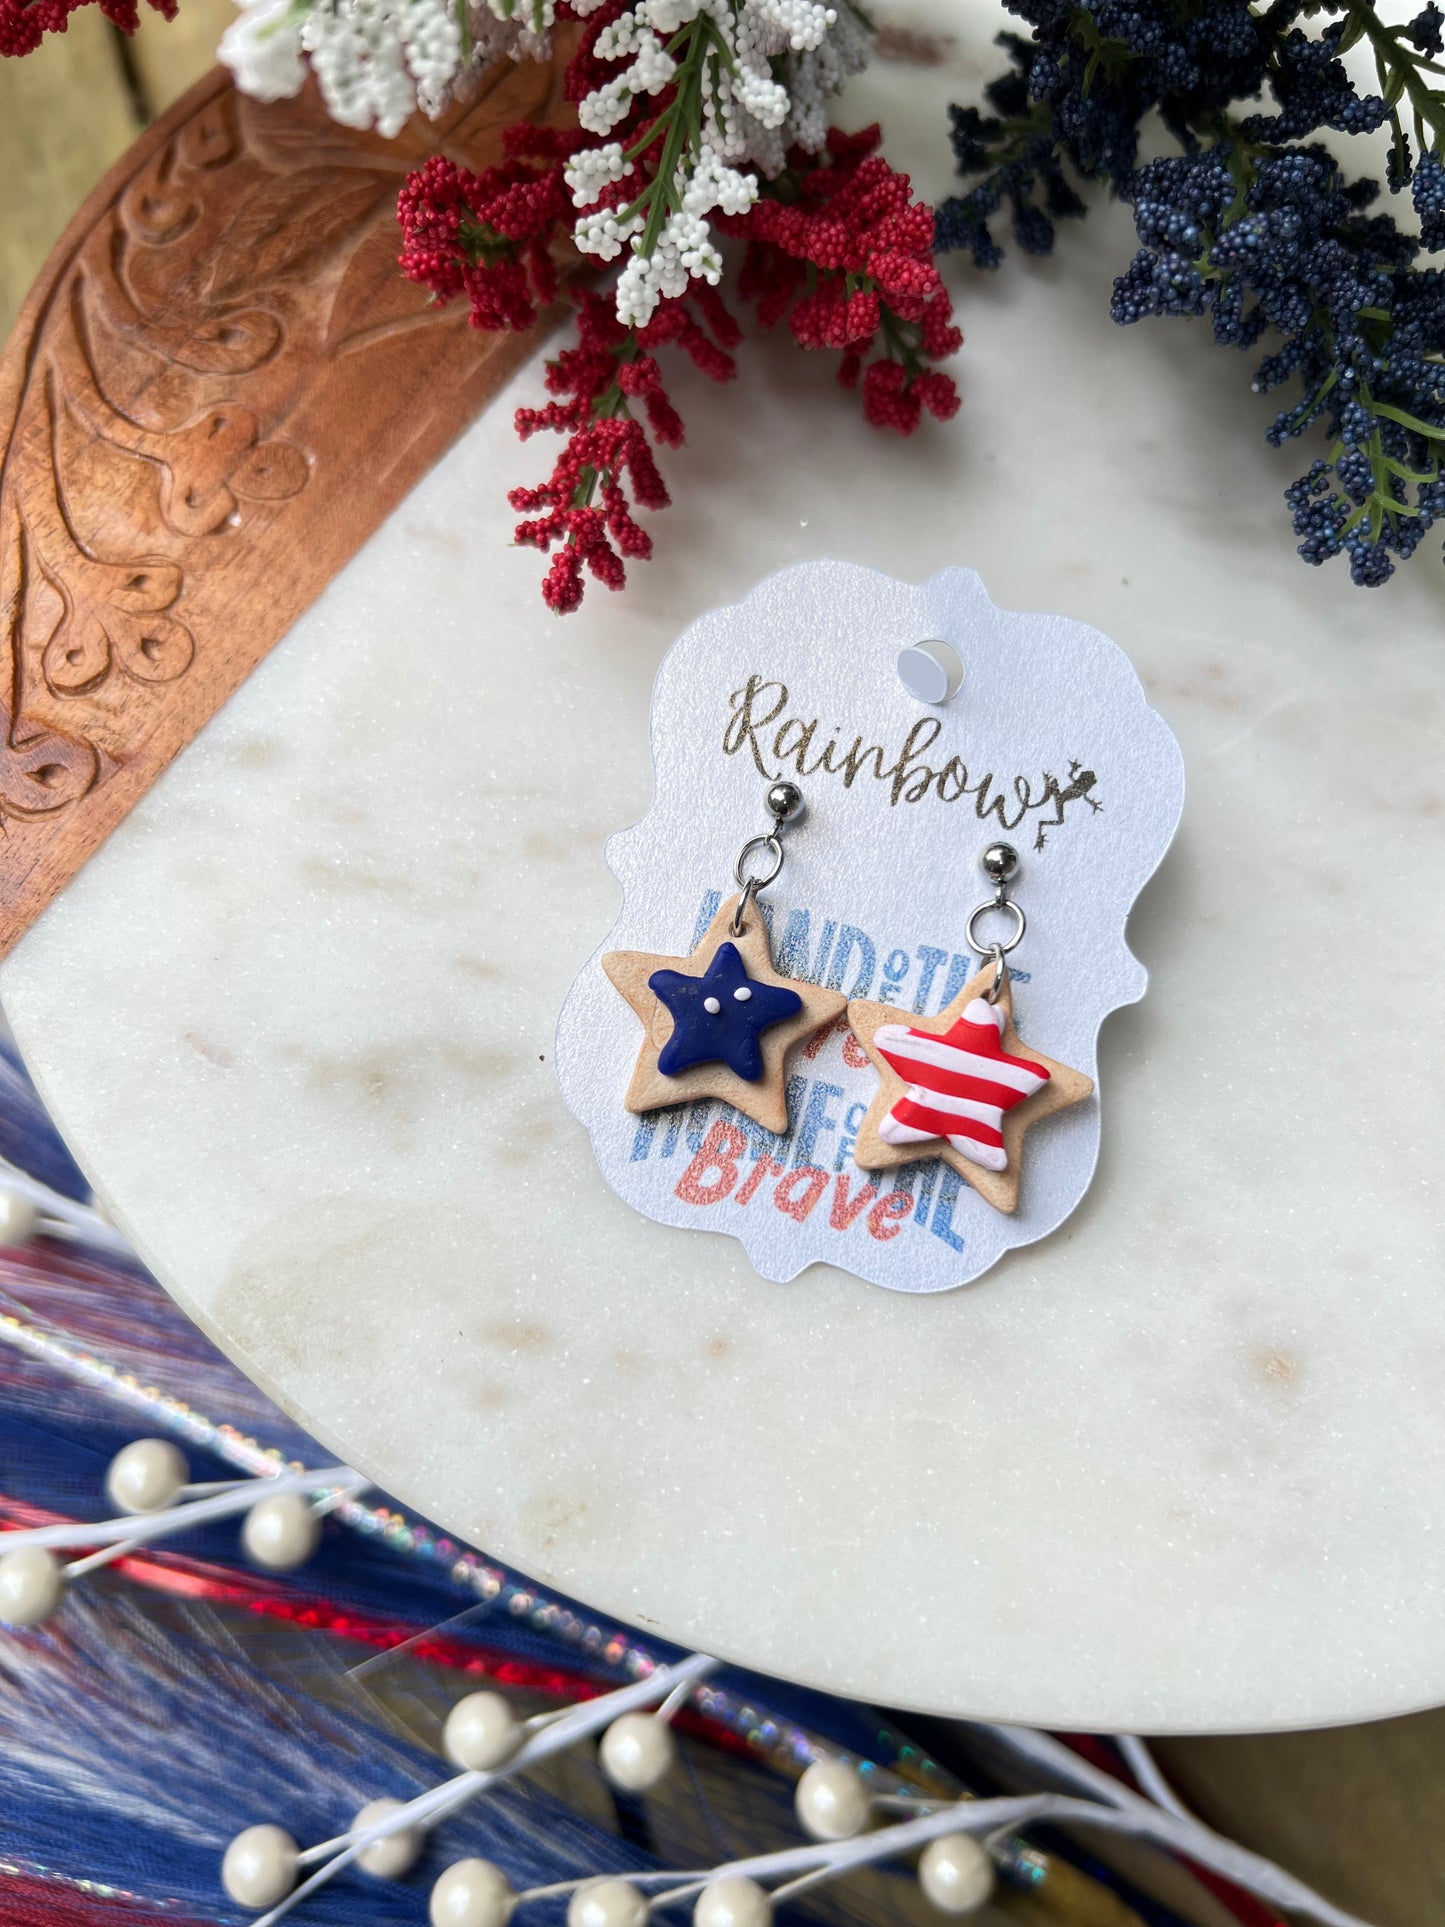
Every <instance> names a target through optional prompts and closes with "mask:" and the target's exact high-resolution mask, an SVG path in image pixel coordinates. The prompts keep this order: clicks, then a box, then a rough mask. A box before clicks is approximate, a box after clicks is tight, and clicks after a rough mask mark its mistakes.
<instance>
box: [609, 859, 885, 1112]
mask: <svg viewBox="0 0 1445 1927" xmlns="http://www.w3.org/2000/svg"><path fill="white" fill-rule="evenodd" d="M737 902H738V899H737V898H736V897H730V898H729V899H728V901H727V902H726V903H725V904H724V905H723V906H722V908H721V909H720V910H719V911H718V913H717V915H716V916H715V917H714V918H713V920H712V922H711V923H710V924H709V925H708V927H707V930H706V932H705V933H704V935H703V939H702V941H701V943H699V944H698V946H697V948H696V949H695V950H694V951H693V953H692V955H691V956H690V957H655V956H652V955H651V954H650V953H649V952H647V951H645V950H612V951H609V952H608V953H607V955H606V956H605V957H604V958H603V959H602V968H603V969H604V970H605V971H606V972H607V975H608V976H609V977H610V978H611V980H612V982H613V983H614V984H616V986H617V988H618V989H619V990H620V991H621V992H622V994H623V996H624V997H625V998H626V999H627V1001H628V1003H629V1004H631V1006H632V1008H633V1009H634V1010H635V1011H636V1012H637V1014H638V1016H639V1017H640V1018H641V1019H642V1028H643V1032H644V1037H643V1042H642V1049H641V1050H640V1051H639V1052H638V1056H637V1068H636V1069H635V1070H634V1071H633V1073H632V1082H631V1083H630V1084H629V1085H628V1087H627V1095H626V1097H625V1098H624V1099H623V1100H622V1101H623V1103H624V1104H625V1105H626V1106H627V1108H628V1110H629V1111H639V1112H640V1111H657V1110H661V1109H662V1107H663V1106H664V1105H666V1104H691V1103H693V1102H694V1101H695V1100H696V1099H697V1098H700V1097H716V1098H720V1099H721V1100H722V1102H723V1103H724V1104H731V1105H732V1106H733V1108H734V1109H735V1110H738V1111H741V1112H742V1113H743V1115H744V1117H750V1118H752V1120H753V1122H754V1123H755V1124H761V1126H762V1127H763V1129H764V1130H765V1131H786V1130H787V1128H788V1099H787V1093H786V1090H785V1087H784V1083H783V1059H784V1058H785V1057H786V1056H787V1054H788V1051H789V1049H790V1047H791V1046H792V1045H794V1044H796V1043H799V1042H801V1040H802V1039H803V1038H804V1037H811V1036H812V1034H813V1032H814V1031H815V1030H821V1028H822V1027H823V1025H824V1024H831V1023H832V1021H833V1019H834V1018H835V1017H837V1015H838V1014H839V1012H840V1011H841V1010H842V1009H843V1007H844V1005H845V1004H846V1003H847V1001H848V1000H847V998H846V997H845V996H844V995H843V993H842V992H841V991H840V990H821V989H819V987H818V985H817V984H809V983H804V982H803V981H802V980H801V979H800V978H797V977H783V976H780V975H779V974H778V972H777V971H776V970H774V968H773V953H772V949H771V946H770V945H769V943H768V930H767V925H766V924H765V923H764V922H763V919H762V916H761V914H760V913H759V911H758V909H757V906H756V905H750V906H749V909H748V914H747V918H746V921H745V922H744V924H743V933H742V935H741V936H740V937H735V936H734V935H733V912H734V910H735V909H736V907H737ZM725 943H731V944H736V945H737V949H738V954H739V956H740V957H741V958H742V960H743V964H744V966H745V967H746V969H747V973H748V975H749V976H750V977H751V978H752V979H753V980H754V982H756V983H760V984H774V985H776V986H778V987H779V988H781V989H784V990H795V991H797V993H798V995H799V996H800V997H801V998H802V1000H803V1008H802V1009H801V1010H800V1011H799V1012H798V1014H797V1016H796V1017H788V1018H785V1019H784V1020H783V1022H782V1023H780V1024H774V1025H772V1026H771V1027H770V1028H769V1029H768V1030H765V1031H764V1032H763V1034H762V1037H761V1038H760V1039H759V1042H760V1044H761V1046H762V1052H763V1074H762V1076H761V1077H760V1078H758V1079H757V1081H756V1082H754V1083H749V1082H748V1080H747V1079H746V1078H745V1077H739V1076H738V1074H737V1072H736V1071H730V1070H729V1069H728V1067H727V1065H726V1064H694V1065H693V1066H692V1067H691V1069H689V1070H685V1071H683V1072H682V1073H681V1075H680V1076H677V1077H665V1076H664V1075H663V1073H662V1072H661V1071H660V1070H659V1069H658V1068H657V1059H658V1053H659V1052H660V1051H661V1050H662V1049H663V1048H664V1047H665V1046H666V1043H667V1040H668V1038H669V1037H671V1035H672V1028H673V1024H672V1013H671V1011H669V1010H668V1008H667V1006H666V1004H664V1003H663V1002H662V1000H661V998H660V997H659V996H658V995H657V993H656V991H654V990H653V989H652V988H651V987H650V986H649V984H648V981H647V980H648V978H649V977H651V975H652V974H653V972H654V971H656V970H681V971H684V972H686V973H687V974H688V975H689V976H694V977H700V976H701V975H702V974H703V972H704V971H705V970H706V969H707V967H708V965H709V964H710V963H711V962H712V960H713V957H714V956H715V955H716V953H717V951H718V950H719V949H720V948H721V947H722V945H723V944H725ZM879 1009H882V1006H881V1005H879Z"/></svg>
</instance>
